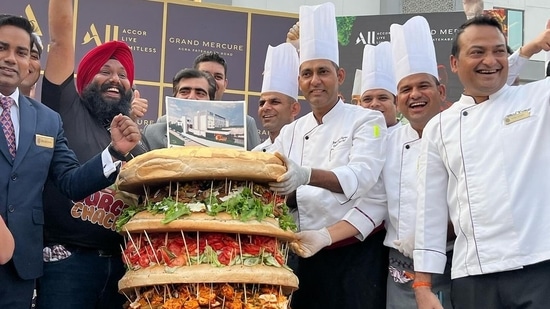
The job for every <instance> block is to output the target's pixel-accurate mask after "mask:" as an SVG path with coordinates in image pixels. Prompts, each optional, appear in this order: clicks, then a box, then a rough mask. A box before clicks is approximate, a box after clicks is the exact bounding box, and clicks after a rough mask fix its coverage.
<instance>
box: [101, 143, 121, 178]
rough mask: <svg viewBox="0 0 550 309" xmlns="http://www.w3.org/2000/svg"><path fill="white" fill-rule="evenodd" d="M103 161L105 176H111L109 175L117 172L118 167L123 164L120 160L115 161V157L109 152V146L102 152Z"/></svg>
mask: <svg viewBox="0 0 550 309" xmlns="http://www.w3.org/2000/svg"><path fill="white" fill-rule="evenodd" d="M101 163H102V166H103V175H105V178H109V176H111V175H112V174H113V173H114V172H116V170H117V168H118V167H119V166H120V164H121V162H120V161H116V162H113V157H111V154H110V153H109V150H108V149H107V148H105V149H104V150H103V152H102V153H101Z"/></svg>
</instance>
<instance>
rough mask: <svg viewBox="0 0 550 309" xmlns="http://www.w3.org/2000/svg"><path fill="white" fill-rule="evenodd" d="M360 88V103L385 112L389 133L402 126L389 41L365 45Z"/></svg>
mask: <svg viewBox="0 0 550 309" xmlns="http://www.w3.org/2000/svg"><path fill="white" fill-rule="evenodd" d="M360 89H361V92H360V93H361V95H360V98H359V105H360V106H362V107H365V108H370V109H373V110H377V111H379V112H381V113H382V114H384V119H385V120H386V126H387V127H388V134H389V133H391V132H392V131H393V130H395V129H397V128H399V127H401V122H400V121H399V120H398V119H397V108H396V106H395V95H396V88H395V77H394V75H393V65H392V58H391V45H390V43H389V42H381V43H380V44H378V45H376V46H372V45H365V48H364V49H363V65H362V69H361V88H360Z"/></svg>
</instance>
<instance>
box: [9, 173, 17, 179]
mask: <svg viewBox="0 0 550 309" xmlns="http://www.w3.org/2000/svg"><path fill="white" fill-rule="evenodd" d="M10 179H11V180H12V181H15V180H17V173H14V174H11V177H10Z"/></svg>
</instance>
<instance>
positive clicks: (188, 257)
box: [180, 230, 191, 265]
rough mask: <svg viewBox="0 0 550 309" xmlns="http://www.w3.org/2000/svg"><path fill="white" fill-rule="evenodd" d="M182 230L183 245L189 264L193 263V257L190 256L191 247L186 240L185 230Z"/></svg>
mask: <svg viewBox="0 0 550 309" xmlns="http://www.w3.org/2000/svg"><path fill="white" fill-rule="evenodd" d="M180 232H181V238H183V246H184V247H185V253H186V256H187V265H191V257H190V256H189V249H188V248H187V241H186V240H185V235H184V234H183V230H180Z"/></svg>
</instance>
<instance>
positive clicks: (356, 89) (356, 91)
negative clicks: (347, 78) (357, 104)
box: [351, 69, 363, 97]
mask: <svg viewBox="0 0 550 309" xmlns="http://www.w3.org/2000/svg"><path fill="white" fill-rule="evenodd" d="M362 76H363V72H362V71H361V70H359V69H355V78H354V79H353V89H352V90H351V96H352V97H355V96H361V94H363V93H362V92H361V79H362Z"/></svg>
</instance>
